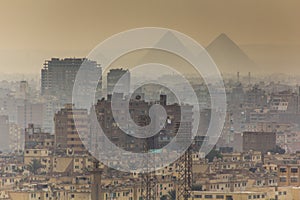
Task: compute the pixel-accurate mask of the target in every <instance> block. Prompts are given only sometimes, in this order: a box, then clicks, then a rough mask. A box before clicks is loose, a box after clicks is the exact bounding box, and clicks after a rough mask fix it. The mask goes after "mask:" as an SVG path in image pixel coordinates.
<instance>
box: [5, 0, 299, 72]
mask: <svg viewBox="0 0 300 200" xmlns="http://www.w3.org/2000/svg"><path fill="white" fill-rule="evenodd" d="M299 8H300V1H299V0H287V1H283V0H244V1H241V0H226V1H220V0H181V1H177V0H119V1H116V0H109V1H102V0H95V1H88V0H81V1H76V0H22V1H15V0H1V1H0V27H1V28H0V73H13V72H20V73H39V71H40V69H41V67H42V64H43V62H44V60H45V59H49V58H51V57H74V56H79V57H85V56H86V55H87V54H88V52H89V51H90V50H91V49H93V48H94V47H95V46H96V45H97V44H98V43H100V42H101V41H103V40H104V39H106V38H107V37H109V36H111V35H112V34H116V33H118V32H120V31H125V30H127V29H131V28H137V27H145V26H159V27H165V28H171V29H175V30H178V31H181V32H183V33H185V34H187V35H189V36H191V37H193V38H194V39H196V40H197V41H198V42H199V43H201V44H202V45H203V46H206V45H208V44H209V42H210V41H212V40H213V39H214V38H215V37H217V36H218V35H219V34H220V33H226V34H227V35H228V36H229V37H230V38H231V39H233V40H234V41H235V42H236V43H238V44H241V45H244V46H245V47H247V52H248V53H249V56H250V57H251V56H252V57H253V58H254V59H255V58H260V59H258V60H263V59H262V58H263V56H261V55H259V56H258V55H257V52H260V51H261V52H260V54H261V53H263V51H264V50H265V49H266V48H267V47H268V48H269V47H270V46H272V47H274V48H275V49H276V48H277V49H280V47H281V46H285V47H287V49H288V50H287V49H285V50H279V55H280V51H284V52H285V53H286V54H288V53H287V52H288V51H290V50H289V48H288V47H290V46H293V48H292V49H298V48H295V46H297V45H300V25H299V19H300V12H299ZM251 45H254V47H255V48H256V49H258V50H257V51H256V50H253V48H252V47H251ZM260 46H263V47H264V48H258V47H260ZM266 46H267V47H266ZM255 48H254V49H255ZM294 51H297V50H294ZM276 52H277V53H276V59H278V55H277V54H278V51H276ZM294 54H295V52H294ZM267 57H268V59H270V60H272V58H273V57H272V55H269V56H267ZM270 57H271V58H270ZM294 57H300V56H298V54H297V53H296V55H295V56H294ZM258 62H263V63H264V62H265V63H268V61H258ZM283 64H285V63H283ZM266 65H268V64H266ZM294 67H295V66H294ZM275 68H276V70H277V71H280V69H279V68H278V66H277V67H274V69H275Z"/></svg>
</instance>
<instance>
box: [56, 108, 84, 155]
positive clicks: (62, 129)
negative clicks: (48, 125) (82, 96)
mask: <svg viewBox="0 0 300 200" xmlns="http://www.w3.org/2000/svg"><path fill="white" fill-rule="evenodd" d="M74 119H75V120H76V124H75V120H74ZM54 123H55V147H56V150H57V151H61V152H66V151H73V152H74V153H76V154H77V153H83V152H86V148H85V146H84V144H83V142H82V140H85V139H86V138H85V136H86V137H87V136H88V133H89V132H88V130H89V128H88V112H87V110H86V109H76V108H74V107H73V105H72V104H66V105H65V107H64V108H62V109H61V110H60V111H58V112H57V113H56V114H55V117H54Z"/></svg>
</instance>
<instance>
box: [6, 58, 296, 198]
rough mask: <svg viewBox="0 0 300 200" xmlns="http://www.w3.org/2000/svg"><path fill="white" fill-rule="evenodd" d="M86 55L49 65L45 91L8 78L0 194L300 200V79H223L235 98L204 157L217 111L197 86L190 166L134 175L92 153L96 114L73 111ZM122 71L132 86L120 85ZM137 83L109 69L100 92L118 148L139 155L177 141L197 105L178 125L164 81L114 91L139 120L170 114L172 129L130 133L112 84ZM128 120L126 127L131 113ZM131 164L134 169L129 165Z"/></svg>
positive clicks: (100, 114)
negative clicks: (114, 103)
mask: <svg viewBox="0 0 300 200" xmlns="http://www.w3.org/2000/svg"><path fill="white" fill-rule="evenodd" d="M85 60H86V59H82V58H63V59H59V58H52V59H50V60H47V61H45V65H44V67H42V69H41V81H40V88H38V86H37V85H35V84H38V83H39V82H36V81H34V80H32V81H31V82H30V81H26V80H23V81H12V82H11V83H10V84H7V81H2V82H1V98H0V105H1V138H7V139H6V140H1V168H0V169H1V178H0V187H1V196H0V197H1V199H10V200H15V199H16V200H19V199H31V200H34V199H44V200H47V199H49V200H50V199H65V200H69V199H70V200H71V199H78V200H79V199H92V200H96V199H104V200H105V199H124V200H125V199H128V200H135V199H148V198H151V199H180V198H181V199H185V198H187V199H199V200H200V199H201V200H202V199H226V200H228V199H298V198H299V194H300V187H299V186H300V180H299V173H300V172H299V170H300V165H299V160H300V154H299V151H300V149H299V142H300V138H299V137H300V135H299V131H300V130H299V121H300V120H299V117H300V87H299V86H298V85H292V84H291V85H288V84H282V83H280V82H273V81H272V82H265V81H262V80H260V81H256V80H257V79H256V78H252V77H251V73H250V72H249V73H247V74H245V75H243V76H242V75H240V73H239V72H237V74H236V75H232V76H231V78H228V79H225V80H224V82H225V87H226V96H227V104H228V106H227V112H226V120H225V125H224V128H223V130H222V134H221V135H220V138H219V139H218V141H217V143H216V144H215V145H214V146H213V147H212V150H211V151H210V153H208V154H207V155H206V154H205V153H204V152H201V145H202V144H203V143H205V141H206V140H208V139H209V137H210V136H209V135H206V131H207V129H208V127H209V122H210V117H211V109H210V102H209V101H207V99H209V92H208V90H207V88H206V87H205V84H204V83H201V84H196V85H193V87H194V89H195V91H196V93H197V95H198V96H201V98H200V100H199V101H201V103H200V105H201V120H200V125H199V129H198V133H197V136H196V137H195V140H194V141H193V143H192V145H191V146H190V148H189V150H187V152H188V153H185V154H184V155H183V157H184V156H188V158H187V159H191V160H190V162H188V163H187V165H186V160H182V159H177V161H175V162H174V163H172V164H170V165H168V166H164V167H162V168H160V169H158V170H156V171H154V172H148V173H144V174H143V173H140V174H139V173H136V172H132V173H130V172H122V171H118V170H116V169H114V168H111V167H109V166H118V164H119V163H118V162H120V161H118V160H117V159H116V160H114V159H113V158H112V159H111V162H112V163H110V164H109V166H108V165H107V164H105V163H101V161H100V162H99V161H98V160H97V159H96V158H95V157H94V156H92V154H91V152H89V151H88V150H87V149H89V150H92V151H97V142H98V140H101V137H99V136H97V133H96V132H95V131H97V130H96V129H93V128H92V127H93V126H90V125H91V124H92V122H91V121H92V118H91V117H90V115H91V113H90V112H89V111H88V110H85V109H80V108H76V106H75V105H74V104H72V101H71V100H70V99H71V93H72V92H71V91H72V83H73V82H74V80H75V77H76V72H77V71H78V69H79V67H80V66H81V64H82V63H83V62H84V61H85ZM88 62H89V63H90V68H91V69H90V70H93V71H92V72H93V73H102V71H101V65H99V64H97V63H96V62H93V61H88ZM123 75H125V76H126V79H127V83H128V85H118V84H117V82H118V80H119V78H120V77H121V76H123ZM163 78H164V79H168V78H170V79H171V78H172V76H170V77H167V76H164V77H163ZM130 79H131V76H130V73H129V71H128V70H126V69H122V68H119V69H111V70H110V71H109V73H107V78H105V80H106V81H107V82H106V83H105V84H102V83H101V84H98V85H100V86H102V85H106V86H107V89H106V88H104V87H99V88H98V89H99V90H97V91H98V94H99V97H95V98H96V99H97V98H98V100H97V103H96V104H95V105H94V108H95V113H96V116H97V119H98V122H99V123H100V124H101V126H102V127H105V131H104V132H105V134H106V136H107V137H108V138H109V139H110V140H111V141H112V142H113V143H114V144H115V145H117V146H118V147H121V148H123V149H124V150H126V151H132V152H140V151H143V150H148V151H149V150H152V151H153V150H155V149H160V148H162V147H164V146H165V145H167V144H168V143H169V142H170V141H171V140H172V139H173V137H174V136H175V135H176V133H177V131H178V124H179V123H185V129H184V132H185V133H190V132H191V129H192V127H191V126H192V125H191V121H192V120H191V116H192V114H191V112H192V111H191V109H192V106H188V105H187V106H186V107H187V110H190V112H185V115H186V117H188V116H189V117H190V118H188V119H189V120H186V121H185V122H184V121H180V112H179V111H178V109H179V108H180V106H179V105H178V104H177V103H176V102H172V101H174V100H170V101H169V99H168V97H172V94H171V93H168V91H167V90H163V89H164V88H163V87H162V86H160V88H159V89H157V86H155V85H154V86H152V87H151V86H149V85H148V86H147V87H144V88H143V87H141V88H139V90H138V91H136V92H135V93H134V94H132V95H131V97H128V96H125V95H124V94H116V95H122V98H123V99H124V98H125V99H126V98H131V99H130V101H129V102H130V110H131V118H133V119H134V121H136V123H138V124H139V123H140V124H141V123H146V121H147V118H145V116H147V115H148V114H147V112H148V110H149V107H150V106H151V105H153V104H159V105H161V106H163V107H164V108H165V109H166V110H167V115H168V120H167V121H166V125H165V126H164V128H163V129H162V130H161V131H160V134H159V135H156V136H153V137H152V139H151V140H147V142H146V143H145V140H143V139H140V138H134V137H132V136H129V135H127V134H123V132H122V130H121V129H120V128H118V127H117V126H116V125H115V122H114V119H113V116H112V110H111V106H110V103H111V98H112V92H113V90H112V88H114V87H122V90H123V91H127V89H128V88H129V87H130V86H129V84H130ZM191 79H192V78H191ZM103 80H104V79H103ZM174 84H175V85H176V83H174ZM37 88H38V89H37ZM146 92H148V98H147V97H146V95H145V93H146ZM182 92H184V91H182ZM149 94H150V96H151V98H150V96H149ZM104 95H105V96H106V97H105V96H104ZM123 95H124V96H123ZM149 99H151V100H149ZM154 99H156V100H154ZM171 99H172V98H171ZM124 101H125V100H124ZM141 113H143V114H141ZM120 117H121V115H120ZM74 118H78V119H80V122H81V124H80V126H79V127H80V128H78V127H76V126H75V123H74V121H75V120H76V119H74ZM123 121H124V122H125V123H126V119H123ZM79 132H80V134H79ZM81 136H84V137H86V138H84V137H81ZM145 144H148V145H146V146H147V149H146V146H145ZM87 146H89V147H88V148H87ZM128 161H129V162H128V163H127V165H130V164H132V163H131V162H130V160H128ZM183 163H184V164H183ZM182 169H184V170H183V171H185V172H184V173H183V171H182ZM187 169H188V170H190V174H187V173H186V171H187ZM145 176H146V178H150V180H151V181H149V180H148V182H149V183H151V186H149V185H147V184H146V183H147V181H145ZM184 181H188V182H189V184H187V185H185V184H184V183H183V182H184ZM145 184H146V185H145ZM148 190H150V192H149V191H148ZM181 190H182V191H183V192H182V193H180V191H181ZM145 191H148V193H147V194H146V192H145ZM147 195H148V196H147ZM180 195H181V196H180ZM179 197H180V198H179Z"/></svg>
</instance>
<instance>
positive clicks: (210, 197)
mask: <svg viewBox="0 0 300 200" xmlns="http://www.w3.org/2000/svg"><path fill="white" fill-rule="evenodd" d="M204 198H205V199H212V198H213V196H212V195H210V194H207V195H204Z"/></svg>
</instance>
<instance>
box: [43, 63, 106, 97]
mask: <svg viewBox="0 0 300 200" xmlns="http://www.w3.org/2000/svg"><path fill="white" fill-rule="evenodd" d="M82 64H84V67H85V69H87V73H86V78H85V80H87V84H89V80H90V81H91V79H90V77H89V75H94V74H95V73H96V74H99V78H100V77H101V73H102V69H101V67H99V65H98V64H97V62H96V61H91V60H87V59H85V58H65V59H59V58H52V59H51V60H46V61H45V63H44V67H43V69H42V70H41V94H42V95H51V96H56V97H57V98H58V99H61V100H62V101H63V102H65V103H70V102H71V100H72V91H73V86H74V82H75V78H76V74H77V72H78V70H79V68H80V67H81V65H82ZM90 83H91V82H90ZM101 87H102V82H101V80H100V81H98V89H101Z"/></svg>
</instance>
